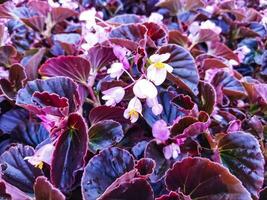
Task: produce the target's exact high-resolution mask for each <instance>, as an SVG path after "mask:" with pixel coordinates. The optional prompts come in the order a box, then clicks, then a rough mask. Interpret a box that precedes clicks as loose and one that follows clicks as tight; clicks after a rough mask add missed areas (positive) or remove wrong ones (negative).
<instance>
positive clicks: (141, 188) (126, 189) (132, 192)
mask: <svg viewBox="0 0 267 200" xmlns="http://www.w3.org/2000/svg"><path fill="white" fill-rule="evenodd" d="M110 199H127V200H136V199H140V200H153V199H154V195H153V191H152V188H151V186H150V184H149V183H148V182H147V181H146V180H144V179H142V178H134V179H132V180H131V181H129V182H124V183H121V184H120V185H119V186H117V187H116V188H115V189H114V190H112V191H110V192H108V193H106V194H105V195H103V196H101V197H100V198H99V200H110ZM85 200H89V199H85Z"/></svg>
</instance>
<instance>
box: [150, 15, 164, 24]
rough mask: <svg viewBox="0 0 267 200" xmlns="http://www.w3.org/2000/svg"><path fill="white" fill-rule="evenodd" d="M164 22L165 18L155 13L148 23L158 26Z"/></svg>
mask: <svg viewBox="0 0 267 200" xmlns="http://www.w3.org/2000/svg"><path fill="white" fill-rule="evenodd" d="M162 20H163V16H162V15H161V14H159V13H156V12H153V13H151V15H150V16H149V18H148V22H154V23H157V24H161V23H162Z"/></svg>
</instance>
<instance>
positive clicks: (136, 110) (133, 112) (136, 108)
mask: <svg viewBox="0 0 267 200" xmlns="http://www.w3.org/2000/svg"><path fill="white" fill-rule="evenodd" d="M139 114H140V115H142V103H141V101H140V100H139V99H138V98H137V97H134V98H132V99H131V100H130V102H129V104H128V107H127V109H126V110H125V111H124V113H123V116H124V118H126V119H129V118H130V120H131V122H132V123H135V122H136V121H137V120H138V117H139Z"/></svg>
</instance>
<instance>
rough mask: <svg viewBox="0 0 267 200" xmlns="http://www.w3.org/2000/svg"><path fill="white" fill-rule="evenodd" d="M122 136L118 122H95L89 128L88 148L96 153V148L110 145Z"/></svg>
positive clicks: (118, 140)
mask: <svg viewBox="0 0 267 200" xmlns="http://www.w3.org/2000/svg"><path fill="white" fill-rule="evenodd" d="M123 136H124V134H123V129H122V126H121V125H120V123H118V122H115V121H113V120H103V121H100V122H97V123H96V124H93V125H92V126H91V128H90V129H89V150H90V151H92V152H93V153H96V152H97V151H98V150H103V149H104V148H108V147H111V146H113V145H115V144H117V143H118V142H120V141H121V139H122V138H123Z"/></svg>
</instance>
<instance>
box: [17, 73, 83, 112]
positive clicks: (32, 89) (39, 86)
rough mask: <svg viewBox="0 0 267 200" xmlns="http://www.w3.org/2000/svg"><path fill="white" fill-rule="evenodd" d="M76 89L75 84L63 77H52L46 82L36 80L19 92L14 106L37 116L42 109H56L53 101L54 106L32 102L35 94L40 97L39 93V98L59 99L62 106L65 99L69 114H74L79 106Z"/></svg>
mask: <svg viewBox="0 0 267 200" xmlns="http://www.w3.org/2000/svg"><path fill="white" fill-rule="evenodd" d="M77 88H78V87H77V84H75V83H74V82H73V81H72V80H71V79H69V78H65V77H54V78H50V79H46V80H39V79H36V80H34V81H29V82H28V83H27V84H26V86H25V87H24V88H22V89H20V90H19V92H18V94H17V99H16V104H17V105H19V106H22V107H24V108H26V109H28V110H29V111H32V112H34V113H39V114H42V109H45V110H46V109H48V108H49V109H50V108H53V109H54V108H56V107H57V106H56V105H57V104H58V102H55V101H54V102H55V103H56V104H55V105H53V104H50V105H47V103H44V102H42V104H36V103H35V102H33V100H34V98H36V94H38V95H37V96H39V97H40V94H39V93H42V95H41V97H43V95H46V96H49V98H51V99H60V100H61V102H62V103H64V104H65V100H64V99H67V100H68V104H69V107H68V111H69V113H71V112H75V111H76V110H78V108H79V106H80V97H79V93H78V91H77ZM43 92H44V93H43ZM34 94H35V95H34ZM47 94H49V95H47ZM49 103H51V102H49ZM40 106H41V107H40ZM60 107H61V106H60ZM59 112H60V108H59Z"/></svg>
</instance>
